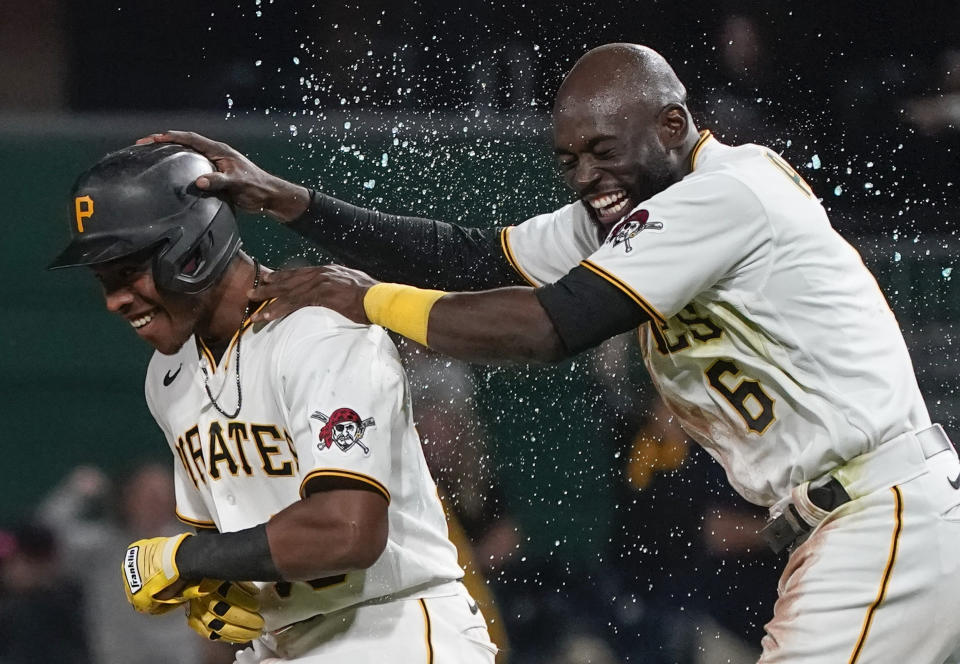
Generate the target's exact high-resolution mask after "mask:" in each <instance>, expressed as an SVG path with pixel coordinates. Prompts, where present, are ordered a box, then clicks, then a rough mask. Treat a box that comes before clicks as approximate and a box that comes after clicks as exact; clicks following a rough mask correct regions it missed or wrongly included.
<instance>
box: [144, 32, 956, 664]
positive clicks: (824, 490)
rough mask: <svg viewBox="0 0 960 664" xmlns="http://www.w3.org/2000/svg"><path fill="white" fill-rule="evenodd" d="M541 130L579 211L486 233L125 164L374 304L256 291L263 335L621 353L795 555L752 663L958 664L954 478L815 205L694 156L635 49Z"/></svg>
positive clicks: (609, 58)
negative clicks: (276, 226)
mask: <svg viewBox="0 0 960 664" xmlns="http://www.w3.org/2000/svg"><path fill="white" fill-rule="evenodd" d="M553 118H554V147H555V151H556V159H557V163H558V165H559V168H560V170H561V172H562V173H563V177H564V179H565V180H566V183H567V184H568V185H569V186H570V188H571V189H573V190H574V191H575V192H576V195H577V198H578V200H577V201H576V202H574V203H571V204H569V205H566V206H564V207H562V208H560V209H559V210H556V211H554V212H551V213H548V214H544V215H540V216H537V217H534V218H532V219H529V220H527V221H525V222H524V223H521V224H519V225H516V226H513V227H507V228H497V229H492V230H473V229H465V228H460V227H457V226H453V225H450V224H444V223H441V222H437V221H430V220H424V219H416V218H409V217H396V216H391V215H385V214H381V213H378V212H374V211H370V210H364V209H361V208H356V207H354V206H351V205H349V204H347V203H344V202H342V201H337V200H335V199H332V198H330V197H329V196H326V195H324V194H322V193H319V192H315V191H309V190H307V189H305V188H303V187H301V186H299V185H295V184H291V183H289V182H285V181H283V180H280V179H278V178H276V177H274V176H272V175H269V174H267V173H265V172H263V171H262V170H260V169H259V168H257V167H256V166H254V165H253V164H251V163H250V162H249V161H248V160H246V159H245V158H243V157H242V156H240V155H239V154H237V153H236V152H235V151H233V150H231V149H230V148H228V147H227V146H224V145H222V144H218V143H213V142H210V141H207V140H206V139H203V138H202V137H198V136H196V135H193V134H185V133H178V132H171V133H168V134H162V135H156V136H153V137H148V138H147V139H145V140H147V141H150V140H161V141H164V140H173V141H181V142H183V143H186V144H188V145H193V146H194V147H196V148H197V149H199V150H200V151H202V152H204V153H205V154H207V155H208V156H210V157H211V158H212V159H214V161H215V162H216V164H217V167H218V169H219V171H220V173H218V174H215V175H211V176H205V177H204V178H201V179H200V180H199V181H198V185H199V186H202V187H206V188H208V189H210V190H216V191H220V192H224V193H225V194H227V195H228V196H229V197H230V198H231V199H232V200H234V201H236V203H237V204H238V205H240V206H241V207H243V208H244V209H247V210H263V211H266V212H268V213H270V214H272V215H274V216H276V217H278V218H279V219H280V220H281V221H282V222H285V223H286V224H287V225H288V226H289V227H290V228H292V229H294V230H296V231H297V232H299V233H301V234H303V235H304V236H306V237H308V238H310V239H312V240H314V241H315V242H317V243H319V244H321V245H323V246H324V247H325V248H326V249H328V250H330V251H332V252H334V253H335V254H336V255H338V256H339V258H340V259H342V260H343V261H344V262H345V263H347V264H349V265H353V266H356V267H360V268H363V269H365V270H367V271H369V272H371V273H373V274H375V275H376V276H377V278H378V279H379V281H377V280H374V279H372V278H371V277H369V276H367V275H366V274H364V273H362V272H358V271H355V270H352V269H348V268H345V267H339V266H328V267H323V268H313V269H303V270H298V271H293V272H289V273H274V274H272V275H270V276H269V278H267V279H265V282H266V283H265V284H264V285H262V286H261V287H260V288H259V289H258V290H257V292H256V293H255V296H256V297H257V298H268V297H279V298H280V299H278V300H277V301H276V302H275V303H273V304H272V305H269V306H267V307H266V308H264V309H262V310H260V312H258V314H257V315H256V316H255V318H257V319H262V320H273V318H274V317H275V316H281V315H284V314H285V313H286V312H287V311H290V310H292V309H295V308H297V307H299V306H303V305H305V304H322V305H324V306H326V307H330V308H333V309H335V310H337V311H339V312H341V313H342V314H344V315H345V316H346V317H348V318H350V319H351V320H354V321H357V322H359V323H366V322H368V321H369V322H373V323H376V324H379V325H382V326H385V327H387V328H389V329H392V330H395V331H397V332H399V333H401V334H403V335H405V336H407V337H409V338H411V339H413V340H415V341H418V342H419V343H421V344H424V345H428V346H430V347H431V348H433V349H435V350H437V351H440V352H442V353H447V354H450V355H453V356H456V357H459V358H464V359H469V360H473V361H477V360H504V359H509V360H519V361H531V360H532V361H542V362H553V361H557V360H561V359H563V358H567V357H570V356H572V355H575V354H576V353H578V352H580V351H582V350H585V349H588V348H591V347H593V346H596V345H597V344H599V343H600V342H602V341H604V340H605V339H608V338H610V337H612V336H614V335H616V334H619V333H621V332H624V331H627V330H630V329H633V328H639V334H640V339H641V346H642V351H643V356H644V360H645V363H646V366H647V369H648V370H649V373H650V376H651V378H652V380H653V382H654V384H655V385H656V386H657V388H658V389H659V391H660V393H661V395H662V396H663V398H664V400H665V401H666V403H667V404H668V405H669V407H670V409H671V410H672V411H673V413H674V414H675V415H676V416H677V418H678V419H679V421H680V422H681V423H682V424H683V426H684V428H685V429H686V431H687V432H688V433H689V434H690V435H691V436H692V437H693V438H695V439H696V440H697V441H698V442H699V443H700V444H701V445H703V446H704V447H705V448H706V449H707V451H708V452H709V453H710V454H711V455H712V456H713V457H714V458H715V459H716V460H717V461H718V462H719V463H721V464H722V465H723V467H724V469H725V470H726V473H727V476H728V477H729V480H730V483H731V484H732V485H733V487H734V488H735V489H736V490H737V491H738V492H739V493H740V494H741V495H742V496H744V497H745V498H746V499H748V500H750V501H752V502H754V503H756V504H758V505H762V506H766V507H769V508H770V515H771V520H770V522H769V524H768V525H767V527H766V528H765V530H764V535H765V537H766V538H767V540H768V541H769V543H770V545H771V546H772V547H773V548H774V550H777V551H782V550H786V551H789V552H790V555H789V558H788V560H787V563H786V567H785V569H784V571H783V575H782V578H781V581H780V584H779V593H780V596H779V600H778V602H777V603H776V605H775V608H774V615H773V617H772V619H771V620H770V622H769V624H768V625H767V626H766V632H767V633H766V636H765V638H764V639H763V643H762V647H763V653H762V656H761V658H760V661H761V662H763V663H765V664H773V663H780V662H791V663H797V662H803V663H804V664H828V663H829V664H835V663H836V662H847V663H850V664H853V663H855V662H864V663H865V662H871V663H875V662H894V663H902V662H911V663H917V664H941V663H943V662H956V661H960V621H958V620H957V619H956V616H957V615H960V556H958V555H957V552H958V551H960V462H958V460H957V454H956V452H955V450H954V448H953V446H952V445H951V443H950V441H949V440H948V439H947V437H946V435H945V434H944V432H943V430H942V428H941V427H940V426H939V425H931V422H930V418H929V415H928V413H927V409H926V406H925V404H924V402H923V398H922V396H921V395H920V391H919V389H918V386H917V381H916V378H915V376H914V372H913V367H912V365H911V361H910V357H909V355H908V352H907V348H906V345H905V343H904V340H903V337H902V335H901V333H900V330H899V327H898V325H897V321H896V320H895V318H894V315H893V313H892V312H891V311H890V309H889V307H888V305H887V303H886V301H885V299H884V297H883V295H882V294H881V292H880V290H879V289H878V287H877V284H876V282H875V280H874V278H873V277H872V275H871V274H870V273H869V272H868V270H867V269H866V268H865V267H864V265H863V263H862V261H861V259H860V257H859V255H858V254H857V252H856V251H855V250H854V249H853V248H852V247H851V246H850V245H848V244H847V243H846V242H845V241H844V240H843V239H842V238H841V237H840V236H839V235H838V234H837V233H836V232H835V231H834V230H833V229H832V228H831V226H830V223H829V220H828V219H827V215H826V213H825V211H824V208H823V206H822V205H821V204H820V202H819V200H818V199H817V197H816V195H815V194H814V192H812V191H811V189H810V187H809V186H808V185H807V183H806V182H805V181H804V180H803V178H802V177H801V176H800V175H799V174H797V173H796V171H794V169H793V168H791V167H790V165H789V164H788V163H786V162H785V161H784V160H783V159H782V158H781V157H780V156H779V155H778V154H777V153H776V152H774V151H773V150H770V149H769V148H765V147H762V146H759V145H750V144H748V145H741V146H736V147H734V146H728V145H724V144H722V143H721V142H720V141H718V140H717V139H716V138H715V137H713V136H712V135H711V134H710V132H709V131H698V130H697V128H696V127H695V126H694V124H693V120H692V118H691V115H690V113H689V111H688V109H687V106H686V91H685V89H684V87H683V85H682V84H681V83H680V81H679V80H678V79H677V77H676V75H675V74H674V72H673V70H672V69H671V67H670V66H669V64H668V63H667V62H666V61H665V60H664V59H663V58H662V57H661V56H660V55H659V54H657V53H656V52H655V51H653V50H651V49H649V48H646V47H643V46H638V45H632V44H610V45H606V46H602V47H599V48H596V49H594V50H591V51H589V52H588V53H586V54H585V55H584V56H583V57H582V58H581V59H580V60H579V61H578V62H577V63H576V65H575V66H574V67H573V69H572V70H571V71H570V72H569V74H568V75H567V77H566V79H565V80H564V82H563V84H562V86H561V87H560V90H559V92H558V94H557V98H556V103H555V105H554V109H553ZM391 281H398V282H399V281H402V282H405V283H407V284H415V285H416V286H421V287H424V286H426V287H429V288H442V289H444V290H442V291H441V290H426V289H422V288H417V287H415V286H411V285H402V284H400V283H390V282H391ZM481 289H485V290H481ZM445 291H451V292H445ZM455 291H460V292H455ZM465 291H481V292H465Z"/></svg>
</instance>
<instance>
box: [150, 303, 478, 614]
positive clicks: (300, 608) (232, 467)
mask: <svg viewBox="0 0 960 664" xmlns="http://www.w3.org/2000/svg"><path fill="white" fill-rule="evenodd" d="M241 334H242V337H241V342H240V343H241V357H240V363H241V366H240V377H241V389H242V392H243V401H242V409H241V410H240V412H239V414H238V415H237V416H236V417H235V418H232V419H228V418H226V417H224V416H223V415H221V414H220V413H219V412H217V410H216V409H215V408H214V407H213V405H212V404H211V402H210V399H209V398H208V396H207V394H206V392H205V389H204V374H203V368H206V370H207V372H208V373H209V375H210V378H209V383H210V389H211V391H212V393H213V394H214V395H216V397H217V399H218V403H219V404H220V406H221V408H222V409H223V410H225V411H226V412H231V411H233V410H234V409H235V407H236V405H237V392H236V382H235V381H236V379H235V374H234V363H235V362H236V356H235V347H234V345H235V344H236V343H237V339H236V338H234V340H233V343H232V344H231V346H230V348H229V349H228V351H227V352H225V353H224V355H223V357H222V358H221V359H220V362H219V363H217V362H216V361H215V360H214V357H213V355H212V354H211V353H210V351H209V350H208V349H207V348H206V347H205V346H204V345H203V343H202V342H200V341H198V340H196V339H195V338H192V339H191V340H189V341H188V342H187V343H186V344H184V346H183V348H181V349H180V351H179V352H178V353H177V354H176V355H172V356H168V355H162V354H160V353H155V354H154V356H153V358H152V359H151V361H150V366H149V369H148V370H147V378H146V395H147V403H148V405H149V407H150V411H151V413H152V414H153V416H154V418H155V419H156V420H157V423H158V424H159V425H160V427H161V428H162V429H163V432H164V434H165V435H166V438H167V441H168V443H169V445H170V449H171V450H172V451H173V454H174V457H175V461H174V467H175V478H176V494H177V513H178V516H179V517H180V519H181V520H182V521H184V522H186V523H188V524H192V525H196V526H200V527H216V528H217V529H218V530H219V531H220V532H233V531H237V530H242V529H244V528H249V527H252V526H256V525H258V524H261V523H264V522H266V521H268V520H269V519H270V517H271V516H273V515H274V514H276V513H277V512H279V511H280V510H282V509H284V508H285V507H287V506H289V505H291V504H293V503H295V502H296V501H298V500H300V499H301V498H302V497H303V496H304V495H305V491H306V490H307V484H308V483H309V482H311V481H312V480H315V479H317V478H330V479H333V480H336V479H337V478H348V479H350V480H354V481H358V482H361V483H364V484H366V485H367V486H369V488H370V489H371V490H372V491H376V492H378V493H380V494H382V495H383V497H384V498H385V499H386V500H388V501H389V507H388V515H389V537H388V541H387V545H386V549H385V550H384V552H383V554H382V555H381V556H380V558H379V559H378V560H377V562H376V563H374V565H373V566H372V567H370V568H369V569H366V570H361V571H357V572H351V573H349V574H346V575H345V576H341V577H334V578H328V579H320V580H317V581H314V582H310V583H299V582H298V583H292V584H290V583H277V584H260V585H261V586H262V588H263V592H262V596H261V601H262V609H261V613H262V614H263V617H264V620H265V622H266V629H268V630H272V629H276V628H278V627H281V626H285V625H289V624H291V623H295V622H298V621H300V620H303V619H305V618H309V617H311V616H315V615H317V614H321V613H324V614H325V613H330V612H332V611H336V610H338V609H342V608H344V607H349V606H352V605H356V604H358V603H361V602H365V601H368V600H373V599H377V598H382V597H384V596H387V595H392V596H394V597H414V598H416V597H429V596H430V588H431V587H435V586H440V585H442V584H447V585H448V586H449V583H448V582H449V581H451V580H454V579H459V578H460V577H462V576H463V572H462V570H461V569H460V567H459V566H458V565H457V552H456V549H455V548H454V546H453V544H451V543H450V541H449V540H448V539H447V527H446V521H445V518H444V515H443V510H442V507H441V505H440V501H439V499H438V497H437V491H436V486H435V485H434V483H433V480H432V478H431V477H430V473H429V471H428V470H427V465H426V462H425V461H424V457H423V453H422V450H421V448H420V440H419V438H418V436H417V433H416V431H415V429H414V426H413V420H412V414H411V411H410V396H409V393H408V386H407V381H406V377H405V376H404V373H403V370H402V369H401V366H400V361H399V358H398V355H397V351H396V348H395V347H394V346H393V343H392V342H391V341H390V339H389V338H388V337H387V335H386V333H385V332H384V330H383V329H382V328H378V327H368V326H363V325H356V324H354V323H352V322H350V321H349V320H347V319H346V318H344V317H342V316H340V315H339V314H337V313H334V312H333V311H331V310H329V309H322V308H318V307H311V308H306V309H301V310H299V311H297V312H295V313H293V314H290V315H289V316H287V317H286V318H284V319H282V320H279V321H273V322H270V323H268V324H263V325H257V326H250V325H249V324H248V325H247V326H246V327H245V329H244V330H243V331H242V332H241Z"/></svg>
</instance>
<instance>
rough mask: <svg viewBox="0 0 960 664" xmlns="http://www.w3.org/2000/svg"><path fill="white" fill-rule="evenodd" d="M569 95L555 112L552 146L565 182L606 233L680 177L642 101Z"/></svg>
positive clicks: (654, 115) (653, 118) (650, 113)
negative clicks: (633, 101)
mask: <svg viewBox="0 0 960 664" xmlns="http://www.w3.org/2000/svg"><path fill="white" fill-rule="evenodd" d="M632 106H633V107H631V105H629V104H625V103H622V102H618V101H617V100H611V99H603V98H601V99H597V98H587V99H582V98H567V99H565V100H564V103H563V104H561V103H559V102H558V104H557V109H556V111H555V113H554V148H555V152H556V157H557V163H558V165H559V167H560V170H561V173H562V175H563V178H564V181H565V182H566V184H567V186H569V187H570V188H571V189H573V190H574V191H575V192H576V193H577V196H579V197H580V199H581V200H582V201H583V204H584V206H585V207H586V208H587V210H588V212H589V213H590V216H591V217H592V218H593V220H594V221H595V222H596V223H597V224H598V225H599V226H600V227H601V228H602V229H603V231H604V233H606V232H608V231H609V230H610V228H611V227H612V226H613V225H614V224H615V223H616V222H617V221H619V220H620V219H621V218H622V217H623V215H624V214H626V213H627V212H629V211H630V210H632V209H633V208H635V207H636V206H637V205H639V204H640V203H641V202H642V201H644V200H646V199H648V198H650V197H651V196H653V195H654V194H657V193H659V192H661V191H663V190H664V189H666V188H667V187H668V186H670V185H671V184H673V182H675V181H676V179H677V178H676V177H675V176H674V172H673V167H674V160H673V159H672V157H671V154H670V151H669V150H668V149H667V148H665V147H664V145H663V144H662V143H661V142H660V139H659V135H658V131H657V120H658V117H657V114H656V113H653V112H651V111H650V110H649V109H647V108H645V105H644V104H637V105H632Z"/></svg>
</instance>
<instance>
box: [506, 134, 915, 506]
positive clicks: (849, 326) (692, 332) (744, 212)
mask: <svg viewBox="0 0 960 664" xmlns="http://www.w3.org/2000/svg"><path fill="white" fill-rule="evenodd" d="M691 160H692V171H691V172H690V173H689V174H688V175H687V176H686V177H685V178H683V179H682V180H681V181H680V182H677V183H676V184H674V185H672V186H670V187H668V188H667V189H665V190H664V191H662V192H661V193H659V194H657V195H656V196H653V197H652V198H650V199H649V200H647V201H644V202H643V203H642V204H641V205H640V206H638V208H637V209H635V210H634V211H633V212H632V213H631V214H630V215H628V216H627V217H625V218H624V220H622V221H621V222H620V223H619V224H618V225H617V226H616V227H614V229H613V230H612V231H611V233H610V234H609V236H608V237H607V238H606V240H605V241H604V242H603V243H602V244H601V242H600V240H599V239H598V236H597V232H596V226H595V224H593V223H592V221H591V220H590V218H589V217H588V214H587V212H586V210H585V209H584V208H583V205H582V204H581V203H579V202H577V203H573V204H571V205H568V206H566V207H564V208H561V209H560V210H557V211H556V212H553V213H551V214H547V215H542V216H539V217H534V218H533V219H530V220H528V221H526V222H525V223H523V224H521V225H519V226H516V227H513V228H510V229H507V230H505V231H504V233H503V235H502V242H503V247H504V251H505V253H506V255H507V258H508V259H509V260H510V261H511V262H512V263H513V265H514V266H515V267H516V268H517V269H518V271H519V272H520V273H521V274H522V275H524V276H525V277H526V278H527V279H528V281H530V283H531V284H533V285H542V284H546V283H551V282H554V281H556V280H557V279H559V278H560V277H562V276H563V275H564V274H565V273H566V272H567V271H568V270H570V269H572V268H573V267H575V266H576V265H578V264H580V265H583V266H584V267H586V268H588V269H590V270H592V271H593V272H594V273H596V274H598V275H599V276H601V277H603V278H604V279H606V280H607V281H609V282H610V283H611V284H613V285H614V286H616V287H617V288H618V289H620V290H621V291H623V292H624V293H625V294H626V295H627V296H629V297H630V298H631V299H632V300H633V301H634V302H636V303H637V305H638V306H640V307H642V308H643V309H644V311H646V312H647V314H648V315H649V316H650V318H651V322H650V323H649V324H644V325H643V326H642V327H641V328H640V341H641V347H642V351H643V356H644V360H645V362H646V365H647V368H648V370H649V373H650V376H651V377H652V379H653V381H654V383H655V384H656V386H657V387H658V389H659V391H660V393H661V395H662V396H663V397H664V399H665V400H666V402H667V403H668V404H669V406H670V408H671V410H673V411H674V413H675V414H676V415H677V417H678V418H679V419H680V421H681V423H682V424H683V426H684V428H685V429H686V430H687V432H688V433H689V434H690V435H691V436H692V437H693V438H695V439H696V440H697V441H698V442H699V443H700V444H702V445H703V446H704V447H705V448H706V449H707V450H708V451H709V452H710V453H711V454H712V455H713V456H714V457H715V458H716V459H717V460H718V461H719V462H720V463H721V464H722V465H723V467H724V468H725V470H726V472H727V476H728V478H729V480H730V483H731V484H732V485H733V487H734V488H735V489H736V490H737V491H738V492H739V493H740V494H741V495H743V496H744V497H745V498H746V499H747V500H750V501H752V502H754V503H756V504H759V505H765V506H770V505H772V504H774V503H776V502H777V501H780V500H782V499H785V498H786V497H788V496H789V493H790V489H791V488H792V487H794V486H797V485H798V484H800V483H802V482H804V481H806V480H810V479H813V478H816V477H819V476H821V475H823V474H824V473H825V472H827V471H829V470H831V469H833V468H835V467H836V466H838V465H840V464H842V463H843V462H845V461H847V460H849V459H852V458H854V457H856V456H858V455H860V454H863V453H865V452H867V451H869V450H872V449H874V448H876V447H877V446H879V445H880V444H881V443H883V442H884V441H887V440H890V439H892V438H894V437H896V436H898V435H899V434H902V433H905V432H908V431H914V430H916V429H920V428H922V427H925V426H928V425H929V424H930V419H929V415H928V414H927V410H926V406H925V405H924V402H923V399H922V397H921V395H920V391H919V388H918V386H917V381H916V378H915V376H914V372H913V366H912V364H911V361H910V357H909V355H908V353H907V348H906V345H905V343H904V340H903V336H902V334H901V333H900V329H899V326H898V324H897V321H896V320H895V318H894V315H893V313H892V312H891V311H890V308H889V307H888V305H887V303H886V301H885V299H884V297H883V295H882V294H881V292H880V290H879V288H878V287H877V284H876V281H875V280H874V278H873V276H872V275H871V274H870V272H869V271H868V270H867V268H866V267H865V266H864V265H863V262H862V261H861V259H860V256H859V255H858V253H857V252H856V250H854V249H853V248H852V247H851V246H850V245H849V244H847V242H845V241H844V240H843V239H842V238H841V237H840V236H839V235H838V234H837V233H836V232H835V231H834V230H833V229H832V228H831V226H830V223H829V221H828V219H827V215H826V213H825V211H824V209H823V207H822V205H821V204H820V202H819V201H818V200H817V198H816V197H815V196H814V195H813V193H812V192H811V191H810V188H809V187H808V186H807V184H806V183H805V182H804V181H803V180H802V179H801V178H800V176H799V175H797V174H796V172H794V170H793V169H792V168H791V167H790V166H789V165H788V164H787V163H786V162H785V161H783V159H781V158H780V157H779V155H777V153H775V152H773V151H772V150H770V149H768V148H765V147H761V146H758V145H743V146H738V147H730V146H726V145H723V144H721V143H720V142H718V141H716V140H715V139H713V138H712V137H711V136H710V134H709V132H704V133H703V134H702V136H701V139H700V142H699V143H698V144H697V147H696V148H695V150H694V151H693V154H692V155H691Z"/></svg>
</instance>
